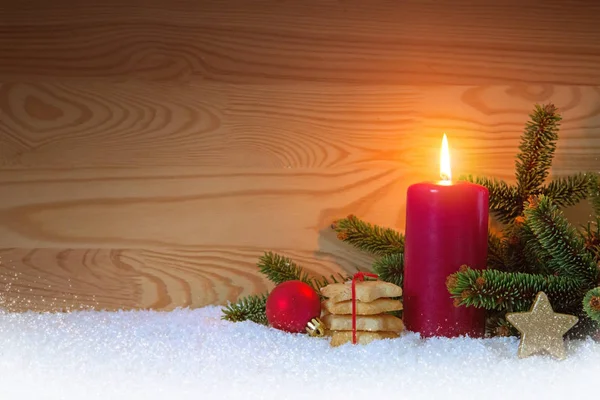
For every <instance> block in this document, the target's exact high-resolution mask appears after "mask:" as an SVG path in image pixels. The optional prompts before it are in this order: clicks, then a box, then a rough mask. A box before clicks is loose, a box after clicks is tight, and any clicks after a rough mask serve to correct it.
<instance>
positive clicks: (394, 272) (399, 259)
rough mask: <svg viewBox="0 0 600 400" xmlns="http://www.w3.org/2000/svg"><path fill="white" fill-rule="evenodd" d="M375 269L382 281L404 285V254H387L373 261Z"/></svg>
mask: <svg viewBox="0 0 600 400" xmlns="http://www.w3.org/2000/svg"><path fill="white" fill-rule="evenodd" d="M373 271H374V272H375V273H376V274H377V275H378V276H379V279H381V280H382V281H386V282H390V283H393V284H394V285H398V286H400V287H402V283H403V281H404V254H402V253H396V254H386V255H384V256H382V257H381V258H379V259H378V260H376V261H375V262H374V263H373Z"/></svg>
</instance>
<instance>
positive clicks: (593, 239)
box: [582, 216, 600, 284]
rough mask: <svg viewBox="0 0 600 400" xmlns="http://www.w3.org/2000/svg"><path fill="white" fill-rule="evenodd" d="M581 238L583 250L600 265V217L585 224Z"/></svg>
mask: <svg viewBox="0 0 600 400" xmlns="http://www.w3.org/2000/svg"><path fill="white" fill-rule="evenodd" d="M582 237H583V240H584V242H585V248H586V249H587V251H588V252H589V253H591V254H592V257H594V260H595V261H596V263H598V264H599V265H600V216H598V217H596V221H594V222H591V221H590V222H588V223H587V226H585V227H584V228H583V232H582ZM598 284H600V282H598Z"/></svg>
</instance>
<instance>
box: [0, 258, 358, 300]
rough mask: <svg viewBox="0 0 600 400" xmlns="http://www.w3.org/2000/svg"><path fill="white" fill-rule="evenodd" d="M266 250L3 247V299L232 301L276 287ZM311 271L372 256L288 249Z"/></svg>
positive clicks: (351, 267)
mask: <svg viewBox="0 0 600 400" xmlns="http://www.w3.org/2000/svg"><path fill="white" fill-rule="evenodd" d="M262 253H263V251H262V249H252V248H242V247H239V246H236V247H231V248H227V247H215V246H210V247H209V246H205V247H202V246H197V247H195V248H169V249H162V250H160V251H156V250H140V249H61V250H57V249H35V250H19V249H4V250H0V267H1V268H0V278H1V279H2V286H0V302H1V304H2V307H3V308H5V309H7V310H9V311H23V310H33V311H72V310H82V309H95V310H110V311H114V310H119V309H130V308H135V309H140V308H141V309H156V310H163V311H168V310H172V309H175V308H178V307H184V308H185V307H190V308H195V307H200V306H204V305H207V304H226V303H227V302H228V301H235V300H237V298H238V297H239V296H246V295H249V294H253V293H262V292H265V291H267V290H270V289H272V288H273V284H272V283H271V282H269V281H267V280H265V279H264V277H263V276H262V275H261V274H260V273H259V272H258V268H257V267H256V261H257V259H258V257H259V256H260V255H262ZM283 253H285V254H287V255H288V256H289V257H293V259H294V260H295V261H296V262H297V263H299V264H300V265H302V266H303V268H305V269H306V271H307V272H309V273H311V274H325V275H330V274H337V273H353V272H355V271H356V270H357V268H358V267H359V266H360V267H362V266H361V265H360V264H361V263H363V264H364V263H368V262H369V261H370V260H369V258H368V257H365V256H360V257H355V256H354V255H352V256H350V255H348V256H346V257H344V256H343V255H342V257H339V256H336V257H335V260H334V257H333V256H332V255H331V254H325V253H317V254H313V253H310V252H302V251H294V250H283Z"/></svg>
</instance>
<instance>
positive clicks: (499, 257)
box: [487, 231, 506, 270]
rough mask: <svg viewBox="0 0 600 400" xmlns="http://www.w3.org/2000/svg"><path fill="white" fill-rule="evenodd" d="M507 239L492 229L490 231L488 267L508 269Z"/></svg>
mask: <svg viewBox="0 0 600 400" xmlns="http://www.w3.org/2000/svg"><path fill="white" fill-rule="evenodd" d="M505 251H506V246H505V241H503V240H502V238H501V237H500V236H498V235H496V234H495V233H494V232H492V231H488V252H487V267H488V268H490V269H499V270H504V269H506V262H505V259H504V257H505Z"/></svg>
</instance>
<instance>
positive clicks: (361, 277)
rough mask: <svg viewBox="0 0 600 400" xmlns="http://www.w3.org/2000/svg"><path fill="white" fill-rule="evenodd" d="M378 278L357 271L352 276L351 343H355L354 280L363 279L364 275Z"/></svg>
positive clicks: (374, 276) (376, 277)
mask: <svg viewBox="0 0 600 400" xmlns="http://www.w3.org/2000/svg"><path fill="white" fill-rule="evenodd" d="M367 276H368V277H371V278H375V279H378V278H379V276H377V275H375V274H371V273H369V272H357V273H356V274H354V277H352V344H356V281H364V280H365V277H367Z"/></svg>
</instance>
